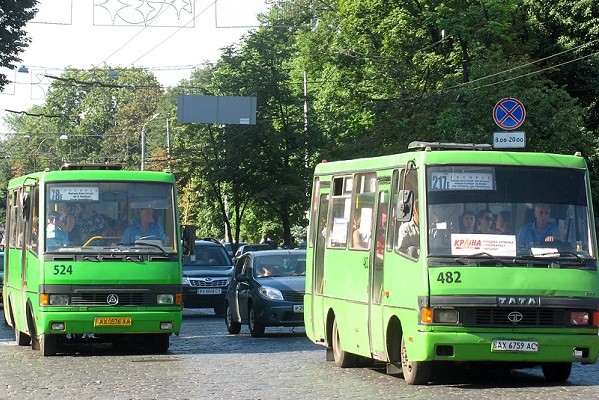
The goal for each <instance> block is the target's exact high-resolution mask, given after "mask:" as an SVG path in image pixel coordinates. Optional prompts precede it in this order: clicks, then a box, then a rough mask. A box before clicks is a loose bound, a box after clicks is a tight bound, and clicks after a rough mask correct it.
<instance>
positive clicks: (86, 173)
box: [8, 169, 175, 187]
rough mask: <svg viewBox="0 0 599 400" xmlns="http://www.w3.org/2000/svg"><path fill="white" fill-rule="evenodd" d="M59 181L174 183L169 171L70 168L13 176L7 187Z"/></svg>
mask: <svg viewBox="0 0 599 400" xmlns="http://www.w3.org/2000/svg"><path fill="white" fill-rule="evenodd" d="M32 179H33V180H37V181H45V182H60V181H73V180H77V181H95V182H97V181H152V182H168V183H174V182H175V177H174V175H173V174H172V173H171V172H156V171H124V170H114V169H86V170H82V169H72V170H59V171H55V170H52V171H43V172H34V173H31V174H27V175H22V176H19V177H16V178H13V179H11V180H10V181H9V183H8V187H14V186H18V185H22V184H23V183H27V181H29V180H32Z"/></svg>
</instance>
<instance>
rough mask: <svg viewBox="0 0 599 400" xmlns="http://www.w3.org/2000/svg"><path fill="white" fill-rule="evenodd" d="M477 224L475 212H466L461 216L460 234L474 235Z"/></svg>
mask: <svg viewBox="0 0 599 400" xmlns="http://www.w3.org/2000/svg"><path fill="white" fill-rule="evenodd" d="M475 222H476V217H475V216H474V212H472V211H469V210H465V211H464V212H463V213H462V215H461V216H460V233H474V225H475Z"/></svg>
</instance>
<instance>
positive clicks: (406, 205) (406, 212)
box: [395, 190, 414, 222]
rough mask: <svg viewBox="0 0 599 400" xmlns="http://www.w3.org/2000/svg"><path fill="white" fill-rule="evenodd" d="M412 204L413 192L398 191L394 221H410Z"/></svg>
mask: <svg viewBox="0 0 599 400" xmlns="http://www.w3.org/2000/svg"><path fill="white" fill-rule="evenodd" d="M413 203H414V192H413V191H412V190H400V191H399V195H398V196H397V204H396V205H395V219H396V220H397V221H399V222H407V221H409V220H411V219H412V206H413Z"/></svg>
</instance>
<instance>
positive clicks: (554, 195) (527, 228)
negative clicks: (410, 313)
mask: <svg viewBox="0 0 599 400" xmlns="http://www.w3.org/2000/svg"><path fill="white" fill-rule="evenodd" d="M426 185H427V193H426V195H427V221H426V224H427V226H428V229H427V232H428V254H429V256H444V257H445V256H448V257H452V258H456V257H458V258H460V257H464V258H465V259H467V258H469V257H476V256H480V257H486V258H489V257H491V258H492V257H507V258H512V259H516V258H521V259H535V258H540V257H566V258H571V259H573V260H574V261H573V262H575V263H576V262H578V261H579V260H582V259H587V260H590V259H592V258H594V257H595V256H596V255H595V254H594V251H593V246H592V245H591V244H592V232H591V226H592V218H591V214H590V211H589V210H590V209H589V204H588V198H589V196H588V193H587V185H586V180H585V171H584V170H582V169H574V168H549V167H545V168H542V167H528V166H527V167H517V166H493V167H489V166H480V167H477V166H430V167H428V169H427V183H426ZM463 260H464V259H462V261H463ZM580 265H581V266H584V263H580Z"/></svg>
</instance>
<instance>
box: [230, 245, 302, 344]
mask: <svg viewBox="0 0 599 400" xmlns="http://www.w3.org/2000/svg"><path fill="white" fill-rule="evenodd" d="M305 283H306V251H305V250H262V251H257V252H249V253H246V254H244V255H242V256H241V257H240V258H239V259H238V260H237V261H236V263H235V274H234V276H233V278H232V279H231V281H230V283H229V285H228V287H227V297H226V304H225V322H226V324H227V330H228V331H229V333H233V334H237V333H239V332H240V331H241V325H242V324H245V323H247V324H248V326H249V328H250V334H251V335H252V337H260V336H262V335H264V330H265V328H266V327H267V326H303V325H304V290H305Z"/></svg>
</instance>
